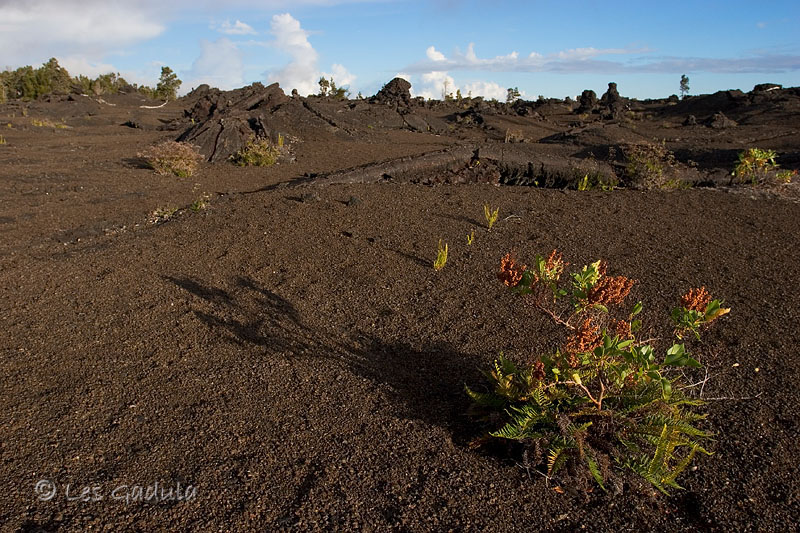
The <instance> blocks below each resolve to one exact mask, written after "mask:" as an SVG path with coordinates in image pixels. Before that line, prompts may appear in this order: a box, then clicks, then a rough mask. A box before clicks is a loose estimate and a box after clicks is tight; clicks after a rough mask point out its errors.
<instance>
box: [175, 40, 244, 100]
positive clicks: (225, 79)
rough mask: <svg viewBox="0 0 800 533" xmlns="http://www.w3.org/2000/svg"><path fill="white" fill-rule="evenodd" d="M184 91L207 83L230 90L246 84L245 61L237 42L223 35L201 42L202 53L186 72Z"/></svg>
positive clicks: (182, 86)
mask: <svg viewBox="0 0 800 533" xmlns="http://www.w3.org/2000/svg"><path fill="white" fill-rule="evenodd" d="M184 78H185V79H184V82H183V84H182V85H181V88H182V91H181V92H187V91H189V90H191V89H192V88H193V87H197V86H198V85H201V84H203V83H207V84H209V85H211V86H212V87H217V88H219V89H223V90H228V89H235V88H237V87H241V86H242V85H244V63H243V61H242V53H241V51H240V50H239V49H238V48H237V46H236V44H235V43H233V42H231V41H230V40H229V39H228V38H226V37H222V38H220V39H218V40H217V41H215V42H213V43H212V42H210V41H206V40H203V41H201V42H200V55H199V56H198V57H197V59H195V60H194V63H192V68H191V69H189V71H187V72H186V73H184Z"/></svg>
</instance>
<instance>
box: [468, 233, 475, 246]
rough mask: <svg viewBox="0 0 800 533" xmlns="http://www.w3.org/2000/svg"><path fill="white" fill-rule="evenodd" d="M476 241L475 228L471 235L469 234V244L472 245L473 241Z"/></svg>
mask: <svg viewBox="0 0 800 533" xmlns="http://www.w3.org/2000/svg"><path fill="white" fill-rule="evenodd" d="M473 242H475V230H472V231H471V232H470V234H469V235H467V246H472V243H473Z"/></svg>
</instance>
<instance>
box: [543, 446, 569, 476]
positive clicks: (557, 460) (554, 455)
mask: <svg viewBox="0 0 800 533" xmlns="http://www.w3.org/2000/svg"><path fill="white" fill-rule="evenodd" d="M571 449H572V447H571V446H570V445H569V444H567V443H566V442H564V441H561V442H560V443H559V444H556V445H554V446H552V447H551V448H550V450H549V451H548V453H547V475H548V476H552V475H554V474H555V473H557V472H558V471H559V470H560V469H561V467H562V466H564V463H565V462H566V461H567V457H568V456H569V450H571Z"/></svg>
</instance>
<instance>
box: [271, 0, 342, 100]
mask: <svg viewBox="0 0 800 533" xmlns="http://www.w3.org/2000/svg"><path fill="white" fill-rule="evenodd" d="M270 33H271V34H272V36H273V38H274V40H273V41H272V42H271V43H269V44H270V46H271V47H273V48H276V49H278V50H280V51H281V52H284V53H285V54H287V55H288V56H289V57H290V61H289V63H288V64H286V65H285V66H284V67H283V68H281V69H279V70H277V71H271V72H267V73H265V76H266V78H267V82H268V83H273V82H278V83H280V85H281V88H282V89H283V90H284V92H287V93H289V92H291V90H292V89H297V92H298V93H300V94H301V95H303V96H306V95H309V94H317V93H318V92H319V78H320V76H325V77H326V78H330V77H331V76H332V77H333V78H334V80H335V81H336V85H337V86H339V87H343V86H347V85H350V84H352V82H353V81H354V80H355V79H356V77H355V76H354V75H353V74H352V73H350V72H349V71H348V70H347V69H346V68H345V67H344V66H343V65H340V64H338V63H334V64H333V65H331V72H329V73H323V72H320V70H319V68H318V66H317V63H318V61H319V54H317V51H316V50H314V47H313V46H312V45H311V42H310V41H309V40H308V36H309V33H308V32H307V31H306V30H304V29H303V28H302V26H301V25H300V21H298V20H297V19H296V18H294V17H293V16H292V15H290V14H289V13H283V14H281V15H274V16H273V17H272V21H271V22H270Z"/></svg>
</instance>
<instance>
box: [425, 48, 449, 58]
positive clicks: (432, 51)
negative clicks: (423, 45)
mask: <svg viewBox="0 0 800 533" xmlns="http://www.w3.org/2000/svg"><path fill="white" fill-rule="evenodd" d="M425 54H426V55H427V56H428V59H430V60H431V61H444V60H445V59H447V58H446V57H445V55H444V54H443V53H441V52H440V51H438V50H437V49H436V48H434V47H433V46H429V47H428V49H427V50H426V51H425Z"/></svg>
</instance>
